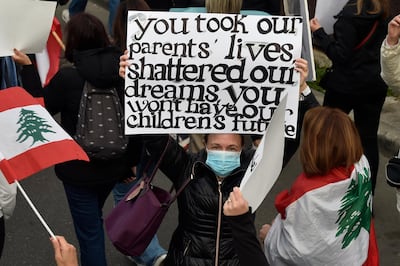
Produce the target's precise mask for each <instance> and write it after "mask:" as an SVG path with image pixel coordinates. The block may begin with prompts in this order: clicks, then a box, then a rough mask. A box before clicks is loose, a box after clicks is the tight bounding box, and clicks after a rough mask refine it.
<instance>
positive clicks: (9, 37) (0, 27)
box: [0, 0, 57, 56]
mask: <svg viewBox="0 0 400 266" xmlns="http://www.w3.org/2000/svg"><path fill="white" fill-rule="evenodd" d="M56 5H57V2H53V1H32V0H0V7H1V8H0V56H11V55H13V54H14V52H13V49H14V48H17V49H18V50H21V51H23V52H24V53H32V54H33V53H37V52H40V51H42V50H43V49H44V48H45V46H46V42H47V39H48V37H49V34H50V28H51V25H52V21H53V17H54V12H55V9H56Z"/></svg>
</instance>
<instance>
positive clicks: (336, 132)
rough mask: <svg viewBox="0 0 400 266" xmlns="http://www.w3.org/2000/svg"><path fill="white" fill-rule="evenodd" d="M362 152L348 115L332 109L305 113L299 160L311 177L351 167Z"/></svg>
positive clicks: (320, 109)
mask: <svg viewBox="0 0 400 266" xmlns="http://www.w3.org/2000/svg"><path fill="white" fill-rule="evenodd" d="M362 153H363V148H362V145H361V140H360V136H359V134H358V131H357V128H356V126H355V124H354V122H353V121H352V120H351V119H350V118H349V116H348V115H347V114H346V113H344V112H343V111H341V110H339V109H335V108H329V107H316V108H313V109H311V110H309V111H308V112H307V113H306V115H305V117H304V122H303V136H302V140H301V144H300V161H301V163H302V166H303V171H304V173H305V174H306V175H307V176H308V177H312V176H316V175H326V174H327V173H329V171H331V170H332V169H334V168H338V167H350V166H351V165H353V164H354V163H356V162H358V161H359V160H360V158H361V156H362Z"/></svg>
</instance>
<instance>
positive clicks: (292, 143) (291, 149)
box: [283, 93, 319, 167]
mask: <svg viewBox="0 0 400 266" xmlns="http://www.w3.org/2000/svg"><path fill="white" fill-rule="evenodd" d="M316 106H319V103H318V101H317V99H316V98H315V95H314V94H313V93H310V94H309V95H307V96H306V97H304V100H303V101H300V102H299V111H298V117H297V132H296V138H295V139H289V138H285V150H284V154H283V167H285V166H286V164H287V163H288V162H289V161H290V159H291V158H292V156H293V155H294V154H295V153H296V151H297V148H298V147H299V145H300V136H301V129H302V126H303V120H304V115H305V114H306V112H307V111H308V110H310V109H311V108H314V107H316Z"/></svg>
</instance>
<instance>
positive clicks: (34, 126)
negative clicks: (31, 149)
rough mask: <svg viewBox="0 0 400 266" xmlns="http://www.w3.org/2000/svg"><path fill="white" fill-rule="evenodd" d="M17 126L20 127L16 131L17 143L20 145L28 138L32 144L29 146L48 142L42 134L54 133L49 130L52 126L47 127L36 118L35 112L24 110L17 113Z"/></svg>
mask: <svg viewBox="0 0 400 266" xmlns="http://www.w3.org/2000/svg"><path fill="white" fill-rule="evenodd" d="M17 124H19V125H20V127H19V128H18V130H17V133H19V136H18V139H17V141H18V142H19V143H22V142H24V141H26V140H27V139H28V138H29V137H32V139H33V142H32V144H31V146H33V144H35V143H36V142H38V141H41V142H48V140H47V139H46V138H45V137H44V136H43V133H56V132H54V131H52V130H51V128H52V126H51V125H49V124H48V123H47V121H46V120H45V119H43V118H42V117H40V116H38V115H37V114H36V112H35V111H32V110H27V109H24V108H22V109H21V111H20V112H19V119H18V122H17Z"/></svg>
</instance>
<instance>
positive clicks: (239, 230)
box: [225, 211, 269, 266]
mask: <svg viewBox="0 0 400 266" xmlns="http://www.w3.org/2000/svg"><path fill="white" fill-rule="evenodd" d="M225 217H226V219H227V220H228V221H229V224H230V226H231V229H232V236H233V243H234V246H235V250H236V253H237V255H238V257H239V261H240V265H257V266H264V265H269V264H268V261H267V258H266V257H265V255H264V252H263V250H262V248H261V244H260V242H259V241H258V239H257V234H256V229H255V227H254V219H253V216H252V215H251V213H250V211H249V212H247V213H245V214H243V215H239V216H225Z"/></svg>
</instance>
